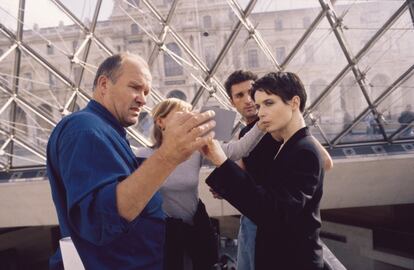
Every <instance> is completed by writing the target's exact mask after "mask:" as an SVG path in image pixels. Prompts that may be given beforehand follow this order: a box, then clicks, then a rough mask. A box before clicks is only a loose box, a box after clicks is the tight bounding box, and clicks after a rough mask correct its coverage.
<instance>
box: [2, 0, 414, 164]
mask: <svg viewBox="0 0 414 270" xmlns="http://www.w3.org/2000/svg"><path fill="white" fill-rule="evenodd" d="M50 1H51V3H52V4H53V5H55V6H56V7H57V8H59V10H60V11H62V12H63V13H64V14H65V15H66V16H67V17H68V18H69V19H70V20H71V21H72V22H73V23H74V25H75V26H76V27H78V28H79V29H80V31H81V32H82V33H83V34H84V35H85V38H84V40H83V41H82V43H81V45H80V46H79V47H78V48H77V49H76V50H75V52H74V53H73V54H68V55H65V57H67V58H68V60H69V61H70V63H71V64H73V65H77V64H79V67H80V74H79V77H77V79H76V81H72V79H70V78H68V77H67V76H66V75H65V74H63V73H62V72H61V71H60V70H59V69H58V68H56V67H55V66H54V65H53V64H51V62H49V61H48V59H46V58H45V57H43V56H41V55H40V54H39V53H38V52H37V51H36V50H35V49H33V47H32V46H31V45H30V44H28V43H26V42H25V40H24V38H23V27H24V15H25V6H26V1H25V0H19V9H18V14H17V30H16V32H14V31H11V30H10V29H8V27H6V26H5V25H3V24H1V23H0V33H1V34H3V35H4V37H5V38H7V39H8V40H9V41H10V42H11V45H10V47H9V48H8V49H7V50H6V51H5V52H4V53H3V54H2V55H1V56H0V64H1V62H2V61H4V59H6V58H7V57H8V56H10V55H12V54H13V53H14V66H13V69H12V72H11V76H12V78H13V80H12V84H11V86H6V85H1V84H0V93H2V94H3V96H4V100H6V102H5V103H4V104H2V106H1V107H0V114H3V113H5V112H6V111H7V110H8V111H9V121H10V122H11V125H10V128H8V129H4V128H0V134H1V135H2V136H3V137H4V141H2V142H1V144H0V152H1V153H8V154H9V155H8V156H7V157H6V159H5V162H0V171H16V170H30V169H33V168H41V167H42V165H38V164H34V165H30V166H14V165H13V164H14V161H13V159H14V158H15V155H14V152H15V150H16V147H20V148H22V149H24V150H26V151H28V152H30V153H31V154H32V155H33V156H35V157H37V158H39V160H41V161H45V159H46V155H45V150H44V149H42V148H41V147H39V146H38V145H32V144H30V143H28V142H27V141H26V140H25V138H22V137H21V136H20V135H19V134H18V133H16V128H17V127H16V120H17V110H18V109H19V108H22V109H24V110H25V111H28V112H30V113H31V114H32V115H34V116H36V117H38V118H39V119H42V120H43V121H45V122H46V123H48V125H50V126H52V127H53V126H55V125H56V121H55V120H54V119H53V117H51V115H48V114H47V113H45V112H44V111H43V110H42V109H41V108H39V107H37V106H35V105H33V103H32V102H31V101H30V100H29V99H28V98H26V97H24V96H23V95H22V94H21V93H20V92H19V89H21V88H20V85H21V84H22V80H21V79H20V73H21V64H22V56H25V55H26V56H28V57H29V58H30V59H32V60H33V61H35V63H37V64H39V65H40V66H42V67H43V68H44V69H45V70H47V71H48V72H50V74H52V75H53V76H54V77H56V78H57V79H58V80H59V81H60V82H61V83H63V85H65V86H66V87H67V88H68V89H69V90H68V91H71V92H70V95H69V97H68V99H66V100H65V103H64V105H62V108H60V112H61V114H62V116H64V115H66V114H68V113H70V112H72V111H73V110H74V108H75V105H76V103H77V101H78V98H80V99H81V100H83V101H86V102H87V101H89V100H90V99H91V96H90V95H89V94H88V91H86V90H85V89H83V88H82V87H81V85H82V82H83V80H84V77H85V76H84V73H85V66H84V65H81V64H80V63H87V61H88V58H90V55H91V47H92V45H93V43H94V44H95V45H97V46H98V48H100V49H101V50H102V51H103V52H105V54H107V55H108V56H109V55H112V54H113V51H112V50H111V49H110V48H109V47H108V46H107V45H106V44H105V42H104V41H103V40H102V39H101V38H100V37H98V36H97V35H96V34H95V31H96V27H97V25H98V17H99V14H100V10H101V5H102V2H103V1H102V0H97V1H96V6H95V9H94V13H93V17H92V19H91V23H90V25H86V24H85V23H83V22H82V20H81V19H79V18H78V17H77V16H76V15H75V14H74V13H73V12H72V11H71V10H70V9H68V8H67V7H66V6H65V5H64V4H63V3H62V2H61V1H59V0H50ZM123 1H124V2H126V0H123ZM180 1H182V0H174V1H172V3H171V7H170V9H169V11H168V14H167V15H166V17H165V18H164V16H163V15H162V13H161V12H160V10H159V9H158V7H157V6H156V5H155V4H154V1H150V0H142V1H140V4H141V5H145V7H146V8H147V9H148V11H149V14H150V15H151V16H153V18H155V19H156V20H157V21H158V22H159V23H160V24H161V25H162V29H161V32H160V33H159V34H158V36H153V35H148V36H147V38H148V39H149V40H150V41H151V42H152V43H153V44H154V46H153V48H152V50H151V52H150V53H149V55H148V64H149V66H150V67H151V66H153V65H154V63H155V61H157V57H159V55H160V51H164V53H167V54H169V53H170V52H169V51H168V49H167V48H166V46H165V41H166V39H167V36H168V35H169V36H170V37H171V38H172V39H173V40H174V41H175V42H176V43H177V44H178V45H179V47H180V48H181V49H182V50H183V51H184V52H185V54H186V56H188V57H189V58H190V60H191V61H192V63H194V67H193V68H194V71H199V72H200V74H201V76H202V78H200V79H199V78H196V76H194V74H192V73H191V71H190V73H191V74H190V75H192V76H193V77H194V78H195V80H196V81H197V83H198V84H199V86H198V89H197V91H196V93H195V95H194V97H193V99H192V101H191V103H192V105H197V104H199V103H200V102H201V100H202V97H203V95H204V94H205V93H206V91H207V93H208V94H209V96H210V97H213V98H215V99H217V101H218V102H219V103H221V104H222V105H223V106H224V107H227V108H231V105H230V104H229V101H228V97H227V94H226V91H225V89H224V86H223V82H221V81H220V80H219V79H218V78H217V76H216V74H217V72H218V70H219V68H220V66H221V65H222V64H223V61H224V59H225V57H226V55H228V54H229V52H230V50H231V48H232V46H233V45H234V44H236V40H237V38H238V37H239V36H240V32H241V31H242V30H243V28H244V29H245V30H246V31H247V33H248V34H249V37H248V38H249V39H253V40H254V42H255V43H256V44H257V47H258V48H259V49H260V50H261V51H262V52H263V54H264V55H265V56H266V58H267V59H268V60H269V61H270V63H271V64H272V66H273V67H274V69H276V70H285V69H287V68H288V67H289V64H290V63H291V62H292V60H293V59H295V57H297V56H298V52H299V51H300V49H301V48H302V47H303V45H304V44H305V43H306V42H307V41H308V40H309V37H310V36H311V35H312V34H313V33H314V32H315V30H316V29H317V27H318V26H319V24H320V23H321V21H322V20H323V19H324V18H326V19H327V21H328V22H329V25H330V29H331V30H332V32H333V33H334V36H335V38H336V41H337V42H338V44H339V46H340V48H341V50H342V53H343V55H344V56H345V58H346V61H347V64H346V66H345V67H343V68H342V70H341V71H340V72H339V73H338V74H336V76H335V77H334V79H333V80H332V81H330V82H329V83H328V85H327V86H326V87H325V88H324V89H323V90H322V92H321V93H320V94H319V95H318V96H317V97H316V99H315V100H313V102H312V104H310V106H309V107H308V108H307V109H306V112H305V117H307V118H309V119H310V121H311V122H312V124H313V126H314V127H315V128H317V129H318V131H319V133H320V135H321V137H322V138H323V140H324V141H325V144H326V145H327V146H328V147H330V148H340V147H351V146H358V145H372V144H378V143H388V144H389V143H407V142H414V138H413V139H411V138H409V139H400V138H399V136H400V135H401V134H402V133H404V132H405V131H406V130H407V129H409V128H411V127H412V125H413V123H410V124H409V125H408V126H401V127H400V128H398V129H397V130H396V131H394V132H393V133H392V134H387V133H386V130H385V126H384V122H383V120H382V115H381V113H379V112H378V111H377V108H378V106H379V105H380V104H381V103H382V102H384V100H387V98H388V97H389V96H390V95H391V94H392V93H393V92H394V91H395V90H397V89H398V88H399V87H400V86H401V85H402V84H403V83H404V82H406V81H407V80H408V79H409V78H411V77H412V76H413V66H410V67H409V68H408V69H407V70H406V71H405V72H404V73H403V74H401V75H400V76H399V77H398V78H397V79H396V80H394V82H392V83H391V84H390V85H389V86H388V87H386V89H385V90H383V91H382V93H380V95H379V96H378V97H377V98H376V99H375V100H372V99H371V98H370V96H369V95H368V92H369V90H370V85H369V84H368V83H367V82H366V80H365V74H364V72H362V71H361V70H360V68H359V63H360V61H361V59H363V57H364V56H365V55H366V54H367V53H368V52H369V51H370V50H371V49H372V47H373V46H374V45H375V44H376V43H377V42H378V40H379V39H380V38H381V37H382V36H383V35H384V34H385V33H386V32H387V30H389V29H390V27H391V26H392V25H393V24H394V23H395V22H396V21H397V20H398V19H399V18H400V17H401V16H402V15H403V14H404V13H405V12H406V11H407V10H409V12H410V14H411V16H412V18H413V17H414V15H413V14H414V11H413V10H414V1H413V0H407V1H405V2H404V3H403V4H402V5H401V6H400V7H399V8H398V9H397V10H396V11H395V12H394V14H393V15H392V16H391V17H390V18H389V19H388V20H387V21H386V22H385V23H384V24H383V25H382V26H381V27H380V28H379V29H378V30H377V31H376V33H375V34H374V35H373V36H372V37H371V38H370V39H369V40H368V41H367V42H366V44H365V45H364V46H363V47H362V49H360V50H359V51H358V52H357V53H356V54H355V55H353V53H352V51H351V50H350V48H349V47H348V45H347V40H346V37H345V36H344V34H343V27H344V26H343V24H342V19H343V18H340V17H338V16H337V14H336V10H335V7H334V6H333V3H335V2H336V1H333V0H332V1H330V0H318V1H319V4H320V6H321V7H322V9H321V11H320V12H319V13H318V14H317V16H316V17H315V18H314V19H313V21H312V23H311V24H310V26H309V27H308V28H307V29H306V31H305V32H304V33H303V34H302V35H301V37H300V38H299V39H298V41H297V42H296V44H295V45H294V46H293V48H292V49H291V51H290V52H289V53H288V55H287V56H286V58H285V59H284V61H283V62H282V63H278V61H277V60H276V58H275V57H274V55H273V53H272V51H271V49H270V46H269V44H268V43H267V42H266V41H265V39H264V37H263V35H262V33H261V32H260V31H259V30H257V29H256V27H255V26H254V25H253V24H252V22H251V20H250V16H251V14H252V12H253V9H254V8H255V6H256V5H258V2H259V1H257V0H250V1H249V2H248V4H247V6H246V7H245V8H244V10H243V8H242V7H241V6H240V5H239V3H238V2H237V0H226V1H227V4H228V6H229V7H230V9H231V11H232V12H233V13H234V14H235V16H236V17H237V19H238V20H237V22H236V23H235V24H234V27H233V29H231V33H230V35H229V37H228V38H227V41H226V42H225V45H224V46H223V47H222V48H218V50H219V53H218V54H217V56H216V59H215V60H214V62H213V63H212V66H211V67H210V68H209V67H208V66H207V65H206V63H205V62H204V61H203V59H202V57H201V55H198V54H197V53H196V51H195V50H193V49H192V48H191V46H189V44H188V43H187V41H186V40H185V39H184V38H183V36H182V35H181V34H180V33H179V32H178V30H177V29H178V28H175V27H173V26H171V23H172V19H173V18H174V16H176V13H177V7H178V5H179V2H180ZM117 3H118V2H117V1H115V4H117ZM126 15H127V16H128V17H129V18H130V19H131V20H132V21H133V22H136V21H135V18H134V16H135V15H131V14H126ZM413 21H414V20H413ZM22 54H23V55H22ZM349 72H352V75H353V77H354V78H355V80H356V82H357V84H358V88H359V91H361V93H362V95H363V97H364V100H365V101H366V104H367V107H366V108H365V109H364V110H363V111H362V112H361V113H360V114H359V115H358V116H356V117H355V119H354V120H353V121H352V122H351V123H350V124H349V126H348V127H346V128H344V129H343V130H342V131H341V132H339V134H337V135H336V136H335V137H334V138H333V139H329V138H328V136H327V135H326V133H325V131H324V129H323V127H321V126H320V125H319V123H318V121H317V119H315V117H314V113H315V112H316V111H317V109H318V107H319V106H320V105H321V104H322V103H323V102H324V101H326V98H327V97H328V96H329V95H330V94H331V93H332V92H333V90H334V89H335V87H336V86H337V85H338V84H339V83H340V82H341V81H342V80H343V78H344V77H345V76H347V75H348V74H349ZM151 95H152V98H154V100H155V101H161V100H163V99H164V97H163V95H162V94H160V92H159V91H157V89H153V91H151ZM144 110H146V111H149V110H150V108H148V107H145V108H144ZM370 113H372V114H373V115H374V117H375V121H376V124H377V126H378V127H379V129H380V131H381V134H382V139H381V140H377V141H364V142H355V143H341V140H342V139H343V138H344V137H345V136H346V135H347V134H348V133H349V132H351V131H352V129H353V128H355V126H356V125H358V123H360V122H361V121H363V120H364V118H365V117H366V116H367V115H369V114H370ZM239 124H240V123H239ZM239 124H238V125H237V126H236V127H235V130H236V129H237V128H238V127H239ZM410 125H411V126H410ZM127 132H128V135H129V136H130V137H131V138H132V139H133V140H135V141H136V142H138V143H139V144H141V145H149V144H150V142H149V140H148V139H147V138H146V137H145V136H143V135H142V134H140V133H139V132H137V130H136V129H133V128H128V129H127Z"/></svg>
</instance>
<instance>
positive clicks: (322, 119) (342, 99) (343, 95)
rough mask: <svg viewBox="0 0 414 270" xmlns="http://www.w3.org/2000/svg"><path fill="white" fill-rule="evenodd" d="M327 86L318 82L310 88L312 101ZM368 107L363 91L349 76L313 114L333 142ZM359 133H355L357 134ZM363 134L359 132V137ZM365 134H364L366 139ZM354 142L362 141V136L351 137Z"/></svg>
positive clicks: (350, 75)
mask: <svg viewBox="0 0 414 270" xmlns="http://www.w3.org/2000/svg"><path fill="white" fill-rule="evenodd" d="M324 88H325V84H324V83H323V82H322V81H321V82H317V83H315V84H312V85H311V87H310V88H308V96H309V97H310V100H312V99H313V97H314V96H317V95H318V94H319V93H320V91H321V89H324ZM367 106H368V104H367V102H366V100H365V98H364V96H363V94H362V91H361V90H360V88H359V86H358V85H357V82H356V80H355V78H354V76H353V75H352V74H348V75H347V76H345V78H344V79H343V80H342V81H341V82H340V83H339V84H338V86H336V87H335V88H334V89H333V91H332V92H330V93H329V95H327V96H326V98H325V99H324V100H323V101H322V102H321V103H320V104H319V105H318V106H317V108H316V110H315V111H314V112H312V115H313V118H314V119H315V120H316V121H317V123H318V125H319V126H320V127H321V129H322V130H323V132H324V133H325V135H326V136H327V138H328V139H329V140H330V141H332V139H334V138H335V137H336V136H337V135H338V134H339V133H340V132H341V131H342V130H344V129H345V128H347V127H348V126H349V124H350V123H352V122H353V120H354V119H355V118H356V117H357V116H358V115H359V114H360V113H361V112H362V111H363V110H364V109H365V108H366V107H367ZM356 133H357V132H355V134H356ZM360 133H361V132H359V131H358V135H361V134H360ZM364 135H365V133H362V137H364ZM351 139H352V140H357V139H361V136H358V137H354V134H352V136H351Z"/></svg>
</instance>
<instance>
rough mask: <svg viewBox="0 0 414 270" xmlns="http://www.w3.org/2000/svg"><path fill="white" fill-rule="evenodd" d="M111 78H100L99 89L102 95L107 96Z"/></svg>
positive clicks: (102, 76) (103, 76)
mask: <svg viewBox="0 0 414 270" xmlns="http://www.w3.org/2000/svg"><path fill="white" fill-rule="evenodd" d="M109 83H110V82H109V78H108V77H106V76H105V75H101V76H99V78H98V83H97V86H96V87H97V88H98V89H99V90H100V92H101V93H102V95H105V94H106V93H107V92H108V86H109Z"/></svg>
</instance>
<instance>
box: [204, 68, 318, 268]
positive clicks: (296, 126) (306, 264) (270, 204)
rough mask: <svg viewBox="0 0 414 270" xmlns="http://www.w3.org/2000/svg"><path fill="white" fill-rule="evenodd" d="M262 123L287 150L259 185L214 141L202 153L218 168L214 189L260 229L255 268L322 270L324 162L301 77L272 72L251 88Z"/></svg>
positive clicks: (212, 180) (281, 151)
mask: <svg viewBox="0 0 414 270" xmlns="http://www.w3.org/2000/svg"><path fill="white" fill-rule="evenodd" d="M252 96H253V97H254V99H255V103H256V105H257V107H258V111H259V113H258V115H259V118H260V120H259V123H260V125H262V126H263V127H264V128H265V129H266V131H267V132H269V133H270V134H271V135H272V136H273V137H274V138H276V137H277V138H280V137H281V138H282V139H283V145H282V146H281V147H280V149H279V151H278V153H277V154H276V156H275V157H274V159H273V162H272V163H271V164H272V166H271V167H266V168H263V170H266V177H264V179H260V183H261V185H256V184H255V182H257V181H254V179H252V178H251V176H250V175H249V174H247V173H246V172H245V171H243V170H242V169H240V168H239V167H238V166H237V165H236V164H235V163H234V162H232V161H230V160H228V159H227V157H226V156H225V154H224V152H223V151H222V150H221V148H220V145H219V144H218V143H217V142H216V141H214V140H213V141H211V143H210V144H209V145H207V146H206V147H205V148H204V149H203V152H204V154H205V155H206V157H207V158H208V159H210V160H211V161H212V163H213V164H214V165H215V166H217V168H216V169H215V170H214V171H213V172H212V173H211V175H210V176H209V177H208V178H207V180H206V182H207V184H208V185H210V187H211V188H212V189H213V190H214V191H215V192H217V193H218V194H219V195H221V196H222V197H223V198H224V199H226V200H227V201H228V202H230V203H231V204H232V205H233V206H235V207H236V208H237V209H238V210H239V211H240V212H241V213H242V214H243V215H245V216H247V217H248V218H249V219H251V220H252V221H253V222H254V223H255V224H256V225H257V236H256V254H255V265H256V267H255V268H256V269H294V270H301V269H304V270H305V269H306V270H307V269H323V256H322V244H321V242H320V239H319V231H320V227H321V219H320V212H319V203H320V200H321V197H322V187H323V177H324V169H323V161H322V159H321V156H320V153H319V151H318V147H317V146H316V145H315V141H314V140H313V139H312V138H311V135H310V133H309V130H308V128H307V127H306V126H305V121H304V119H303V116H302V113H303V110H304V107H305V104H306V91H305V89H304V86H303V84H302V82H301V81H300V79H299V78H298V76H297V75H295V74H294V73H289V72H272V73H269V74H267V75H265V76H264V77H262V78H260V79H259V80H258V81H256V83H255V84H254V86H253V90H252Z"/></svg>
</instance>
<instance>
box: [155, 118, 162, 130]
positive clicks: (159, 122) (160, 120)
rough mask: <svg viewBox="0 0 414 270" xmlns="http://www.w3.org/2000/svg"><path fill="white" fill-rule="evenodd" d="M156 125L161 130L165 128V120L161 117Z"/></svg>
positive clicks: (156, 121)
mask: <svg viewBox="0 0 414 270" xmlns="http://www.w3.org/2000/svg"><path fill="white" fill-rule="evenodd" d="M155 124H156V125H157V126H158V127H159V128H160V129H163V128H164V119H163V118H161V117H158V118H157V120H155Z"/></svg>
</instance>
